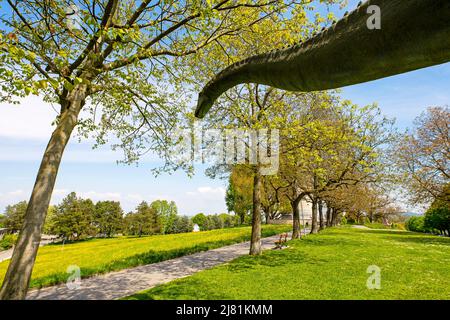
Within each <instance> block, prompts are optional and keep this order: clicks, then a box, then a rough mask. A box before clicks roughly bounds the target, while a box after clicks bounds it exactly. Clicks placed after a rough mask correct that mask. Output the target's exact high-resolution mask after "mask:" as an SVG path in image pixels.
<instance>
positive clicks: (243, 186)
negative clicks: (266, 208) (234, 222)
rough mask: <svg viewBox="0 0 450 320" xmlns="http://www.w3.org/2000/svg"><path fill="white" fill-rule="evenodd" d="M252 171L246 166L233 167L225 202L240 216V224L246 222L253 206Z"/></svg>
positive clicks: (229, 208)
mask: <svg viewBox="0 0 450 320" xmlns="http://www.w3.org/2000/svg"><path fill="white" fill-rule="evenodd" d="M251 182H252V176H251V172H249V170H248V169H246V168H245V167H244V166H240V165H236V166H233V168H232V169H231V173H230V176H229V178H228V187H227V191H226V194H225V203H226V205H227V209H228V212H234V213H235V214H236V215H237V216H238V217H239V222H240V224H244V223H245V217H246V216H247V215H248V213H249V212H250V211H251V210H252V207H253V186H252V184H251Z"/></svg>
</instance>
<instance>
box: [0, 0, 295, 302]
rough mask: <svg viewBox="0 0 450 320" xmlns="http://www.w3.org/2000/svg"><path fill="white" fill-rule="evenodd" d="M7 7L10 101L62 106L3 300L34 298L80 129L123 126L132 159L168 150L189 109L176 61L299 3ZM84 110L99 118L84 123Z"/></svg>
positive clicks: (1, 74) (201, 0)
mask: <svg viewBox="0 0 450 320" xmlns="http://www.w3.org/2000/svg"><path fill="white" fill-rule="evenodd" d="M7 3H8V5H9V7H10V8H9V10H6V11H5V14H4V15H3V16H2V19H1V22H2V25H3V26H4V27H2V30H1V32H0V41H1V42H0V62H1V64H2V67H1V68H0V84H1V87H2V92H1V96H0V99H1V100H2V101H13V100H14V99H15V98H16V97H23V96H26V95H28V94H35V95H39V96H41V97H43V99H44V100H45V101H47V102H51V103H54V104H57V105H59V107H60V108H59V114H58V116H57V118H56V120H55V124H56V126H55V128H54V131H53V133H52V135H51V137H50V140H49V143H48V145H47V148H46V150H45V152H44V155H43V158H42V161H41V165H40V167H39V170H38V174H37V177H36V182H35V185H34V188H33V190H32V193H31V196H30V201H29V205H28V208H27V212H26V215H25V223H24V225H23V229H22V230H21V232H20V235H19V239H18V242H17V245H16V248H15V251H14V254H13V257H12V259H11V262H10V264H9V267H8V271H7V273H6V276H5V280H4V281H3V285H2V289H1V290H0V298H1V299H24V298H25V295H26V292H27V289H28V284H29V280H30V276H31V272H32V269H33V265H34V261H35V258H36V253H37V250H38V244H39V241H40V237H41V233H42V229H43V225H44V222H45V216H46V214H47V209H48V205H49V202H50V198H51V194H52V191H53V187H54V184H55V181H56V176H57V173H58V169H59V166H60V163H61V159H62V155H63V152H64V149H65V146H66V145H67V143H68V141H69V139H70V137H71V135H72V132H73V130H74V129H75V127H76V126H77V125H78V127H79V129H80V130H81V131H80V132H81V134H82V135H83V136H87V135H89V133H90V132H94V133H95V134H96V138H97V143H98V144H102V143H105V142H106V141H107V137H108V133H109V132H111V131H114V132H115V133H116V135H117V137H118V140H119V141H120V142H119V143H118V144H117V145H116V146H115V147H120V148H123V149H124V151H125V156H126V161H135V160H137V159H138V158H139V156H140V155H141V154H142V153H145V152H146V151H148V149H151V150H154V151H156V152H161V153H164V150H166V149H167V145H168V144H169V143H170V140H169V139H167V136H168V134H167V132H168V131H170V130H171V128H172V127H173V126H174V124H175V123H176V122H177V118H176V114H177V112H178V110H179V108H180V107H179V106H182V105H183V104H182V103H180V102H178V103H176V101H174V100H176V99H175V97H176V96H178V95H177V93H178V90H177V89H179V84H180V81H181V80H180V79H182V78H177V79H178V80H176V78H174V77H172V74H173V68H172V67H173V65H174V61H176V59H178V58H180V57H186V56H194V55H195V54H197V53H198V52H200V51H201V50H204V49H206V48H207V47H209V45H210V44H212V43H220V40H221V39H223V38H226V37H228V38H230V37H234V36H236V35H239V34H242V33H245V32H246V31H248V30H250V29H251V28H253V27H255V26H257V25H258V24H259V23H260V22H261V21H263V20H266V18H268V17H270V18H271V19H274V18H275V17H276V16H277V15H278V16H281V14H282V10H283V9H285V8H287V6H288V5H289V4H290V3H294V1H292V2H287V1H281V0H274V1H269V0H258V1H256V2H255V1H250V0H249V1H242V2H239V3H235V2H233V1H231V0H221V1H209V0H208V1H206V0H198V1H188V2H186V3H183V4H182V5H180V4H179V2H178V1H175V0H163V1H156V2H153V1H151V0H143V1H140V2H136V1H119V0H100V1H95V2H92V3H91V2H86V1H78V0H71V1H65V0H64V1H63V0H55V1H43V0H33V1H15V0H7ZM68 9H69V10H71V11H73V12H69V13H68ZM244 17H245V19H244ZM178 67H179V66H177V68H178ZM168 79H170V86H167V85H166V84H167V81H166V80H168ZM183 81H184V79H183ZM169 87H170V88H171V89H169ZM82 110H83V111H84V112H86V113H88V114H89V113H90V114H91V117H90V118H87V119H80V114H81V111H82ZM95 119H100V120H99V121H98V122H97V121H95ZM165 159H166V158H165ZM164 168H167V167H164Z"/></svg>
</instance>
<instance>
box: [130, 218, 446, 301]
mask: <svg viewBox="0 0 450 320" xmlns="http://www.w3.org/2000/svg"><path fill="white" fill-rule="evenodd" d="M288 245H289V248H288V249H285V250H279V251H265V252H264V254H263V255H262V256H259V257H250V256H245V257H241V258H238V259H236V260H234V261H232V262H231V263H229V264H226V265H222V266H219V267H215V268H213V269H210V270H205V271H202V272H199V273H196V274H195V275H193V276H190V277H187V278H184V279H180V280H176V281H173V282H170V283H168V284H165V285H161V286H158V287H155V288H153V289H151V290H148V291H145V292H141V293H138V294H135V295H134V296H132V297H128V299H137V300H145V299H244V300H253V299H283V300H284V299H289V300H295V299H450V239H449V238H442V237H436V236H431V235H424V234H416V233H411V232H405V231H394V230H367V229H365V230H361V229H355V228H351V227H349V226H345V227H340V228H332V229H327V230H324V231H322V232H321V233H320V234H318V235H308V236H307V237H306V238H305V239H304V240H295V241H290V242H289V243H288ZM371 265H376V266H378V267H379V268H380V269H381V289H380V290H373V289H372V290H370V289H368V288H367V285H366V283H367V280H368V277H369V276H370V275H371V274H369V273H367V268H368V267H369V266H371Z"/></svg>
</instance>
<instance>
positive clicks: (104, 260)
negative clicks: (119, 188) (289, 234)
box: [0, 225, 287, 287]
mask: <svg viewBox="0 0 450 320" xmlns="http://www.w3.org/2000/svg"><path fill="white" fill-rule="evenodd" d="M285 231H287V227H286V226H272V225H269V226H263V235H264V236H269V235H273V234H277V233H280V232H285ZM250 232H251V229H250V227H240V228H231V229H221V230H212V231H205V232H195V233H181V234H171V235H158V236H148V237H142V238H138V237H120V238H112V239H92V240H86V241H80V242H75V243H70V244H64V245H63V244H55V245H47V246H44V247H41V248H39V252H38V256H37V259H36V264H35V266H34V269H33V274H32V279H31V284H30V286H31V287H40V286H48V285H52V284H56V283H60V282H64V281H66V279H67V277H68V274H67V273H66V270H67V267H68V266H71V265H76V266H79V267H80V268H81V276H82V277H86V276H89V275H92V274H96V273H105V272H109V271H112V270H120V269H124V268H128V267H133V266H138V265H143V264H149V263H154V262H158V261H163V260H167V259H171V258H175V257H179V256H182V255H186V254H191V253H194V252H199V251H204V250H209V249H212V248H218V247H221V246H224V245H227V244H232V243H237V242H242V241H245V240H249V239H250ZM8 263H9V261H4V262H2V263H0V279H2V280H3V278H4V276H5V273H6V269H7V266H8Z"/></svg>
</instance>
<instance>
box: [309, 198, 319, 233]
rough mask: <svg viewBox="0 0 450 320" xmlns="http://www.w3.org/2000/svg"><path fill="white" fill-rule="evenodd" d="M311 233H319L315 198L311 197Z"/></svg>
mask: <svg viewBox="0 0 450 320" xmlns="http://www.w3.org/2000/svg"><path fill="white" fill-rule="evenodd" d="M311 218H312V219H311V233H312V234H314V233H317V232H319V226H318V224H317V198H316V197H315V196H313V197H312V217H311Z"/></svg>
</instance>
